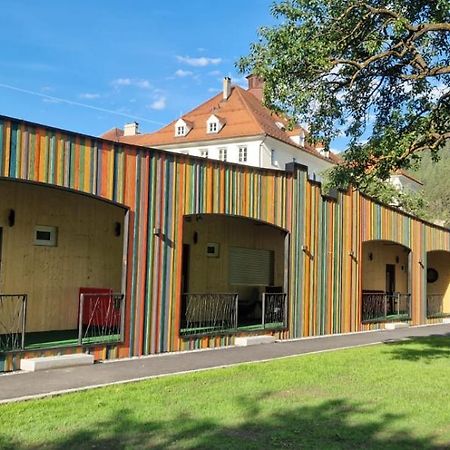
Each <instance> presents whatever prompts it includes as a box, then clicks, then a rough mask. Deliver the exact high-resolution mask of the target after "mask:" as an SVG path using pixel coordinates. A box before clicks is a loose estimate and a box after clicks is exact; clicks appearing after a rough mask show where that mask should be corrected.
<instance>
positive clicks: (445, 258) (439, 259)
mask: <svg viewBox="0 0 450 450" xmlns="http://www.w3.org/2000/svg"><path fill="white" fill-rule="evenodd" d="M427 268H433V269H435V270H436V271H437V273H438V279H437V280H436V281H435V282H434V283H427V294H431V295H432V294H439V295H443V298H444V303H443V312H445V313H450V252H445V251H435V252H429V253H428V255H427Z"/></svg>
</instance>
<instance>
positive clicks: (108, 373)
mask: <svg viewBox="0 0 450 450" xmlns="http://www.w3.org/2000/svg"><path fill="white" fill-rule="evenodd" d="M433 335H440V336H448V337H449V338H450V324H445V325H444V324H442V325H430V326H423V327H411V328H403V329H399V330H393V331H387V330H383V331H376V332H367V333H356V334H344V335H340V336H336V335H334V336H326V337H317V338H306V339H299V340H291V341H282V342H276V343H272V344H261V345H254V346H249V347H226V348H220V349H212V350H201V351H193V352H182V353H165V354H163V355H157V356H149V357H142V358H133V359H126V360H116V361H114V362H103V363H98V364H94V365H92V366H82V367H70V368H64V369H52V370H45V371H41V372H27V373H26V372H14V373H10V374H3V375H0V403H7V402H11V401H18V400H25V399H29V398H38V397H45V396H49V395H59V394H62V393H65V392H72V391H77V390H84V389H91V388H95V387H99V386H105V385H108V384H116V383H128V382H133V381H137V380H143V379H147V378H152V377H157V376H165V375H169V374H176V373H183V372H190V371H196V370H206V369H211V368H214V367H223V366H229V365H235V364H242V363H247V362H256V361H265V360H270V359H275V358H283V357H290V356H295V355H302V354H307V353H314V352H320V351H330V350H335V349H340V348H347V347H356V346H363V345H371V344H375V343H383V342H389V341H393V340H401V339H405V338H415V337H420V336H433Z"/></svg>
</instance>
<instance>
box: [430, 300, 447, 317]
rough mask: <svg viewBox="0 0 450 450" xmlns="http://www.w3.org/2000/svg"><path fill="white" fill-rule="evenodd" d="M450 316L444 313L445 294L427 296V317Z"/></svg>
mask: <svg viewBox="0 0 450 450" xmlns="http://www.w3.org/2000/svg"><path fill="white" fill-rule="evenodd" d="M448 315H450V313H449V312H445V311H444V294H428V295H427V317H428V318H433V317H444V316H448Z"/></svg>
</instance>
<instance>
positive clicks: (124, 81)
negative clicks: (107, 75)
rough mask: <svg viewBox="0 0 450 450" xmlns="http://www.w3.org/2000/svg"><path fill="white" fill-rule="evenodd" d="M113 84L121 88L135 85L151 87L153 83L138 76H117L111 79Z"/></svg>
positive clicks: (140, 87)
mask: <svg viewBox="0 0 450 450" xmlns="http://www.w3.org/2000/svg"><path fill="white" fill-rule="evenodd" d="M111 84H112V85H113V86H114V87H115V88H119V87H122V86H134V87H137V88H139V89H150V88H151V87H152V85H151V84H150V82H149V81H148V80H143V79H138V78H116V79H115V80H113V81H111Z"/></svg>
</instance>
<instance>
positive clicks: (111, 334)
mask: <svg viewBox="0 0 450 450" xmlns="http://www.w3.org/2000/svg"><path fill="white" fill-rule="evenodd" d="M124 320H125V296H124V295H123V294H117V293H82V294H80V303H79V318H78V344H79V345H83V344H94V343H95V344H97V343H110V342H111V343H115V342H123V339H124V335H123V333H124Z"/></svg>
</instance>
